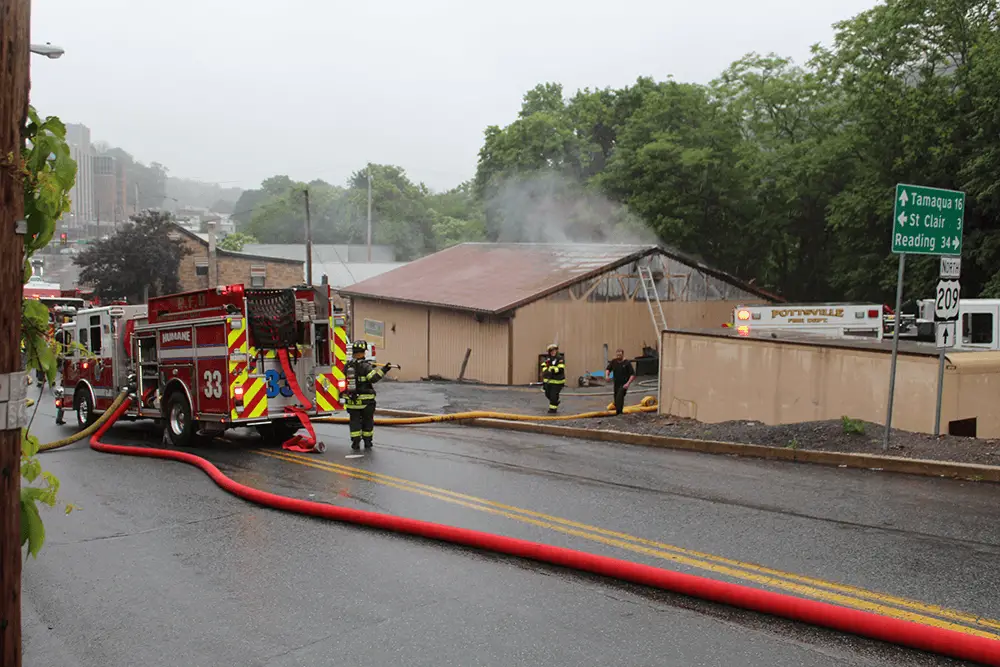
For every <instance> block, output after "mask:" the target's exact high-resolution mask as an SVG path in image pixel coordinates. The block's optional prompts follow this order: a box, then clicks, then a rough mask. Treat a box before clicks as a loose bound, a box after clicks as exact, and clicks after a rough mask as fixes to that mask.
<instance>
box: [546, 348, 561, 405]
mask: <svg viewBox="0 0 1000 667" xmlns="http://www.w3.org/2000/svg"><path fill="white" fill-rule="evenodd" d="M548 353H549V354H548V356H547V357H545V360H544V361H543V362H542V384H543V385H544V386H545V397H546V398H548V399H549V413H550V414H552V413H555V412H557V411H558V410H559V394H560V393H561V392H562V389H563V387H565V386H566V358H565V357H563V355H562V353H561V352H559V346H558V345H556V344H555V343H552V344H551V345H549V348H548Z"/></svg>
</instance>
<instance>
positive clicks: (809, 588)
mask: <svg viewBox="0 0 1000 667" xmlns="http://www.w3.org/2000/svg"><path fill="white" fill-rule="evenodd" d="M254 453H256V454H260V455H262V456H267V457H269V458H274V459H279V460H282V461H286V462H288V463H295V464H298V465H303V466H306V467H309V468H316V469H319V470H325V471H328V472H334V473H337V474H340V475H345V476H347V477H353V478H355V479H362V480H366V481H369V482H374V483H377V484H381V485H383V486H388V487H391V488H394V489H399V490H402V491H407V492H410V493H416V494H419V495H422V496H426V497H429V498H434V499H436V500H441V501H444V502H447V503H452V504H455V505H460V506H462V507H467V508H469V509H474V510H477V511H480V512H486V513H488V514H494V515H497V516H503V517H506V518H508V519H512V520H514V521H519V522H521V523H526V524H530V525H534V526H539V527H541V528H546V529H549V530H554V531H557V532H560V533H564V534H566V535H572V536H574V537H580V538H583V539H586V540H590V541H592V542H597V543H600V544H604V545H607V546H612V547H616V548H620V549H625V550H627V551H631V552H633V553H640V554H644V555H647V556H653V557H655V558H660V559H663V560H667V561H671V562H673V563H677V564H680V565H687V566H689V567H693V568H697V569H701V570H707V571H709V572H713V573H715V574H719V575H724V576H727V577H732V578H735V579H738V580H741V581H745V582H752V583H755V584H758V585H762V586H768V587H772V588H776V589H779V590H783V591H787V592H789V593H793V594H797V595H801V596H804V597H809V598H814V599H818V600H823V601H826V602H830V603H833V604H839V605H841V606H845V607H852V608H855V609H862V610H865V611H870V612H873V613H876V614H881V615H883V616H890V617H893V618H899V619H903V620H907V621H913V622H916V623H922V624H924V625H930V626H934V627H938V628H946V629H949V630H956V631H958V632H963V633H966V634H970V635H975V636H978V637H985V638H988V639H997V640H1000V635H998V634H995V633H992V632H987V631H985V630H983V629H982V628H991V629H994V630H1000V621H997V620H994V619H989V618H981V617H979V616H975V615H973V614H969V613H965V612H961V611H957V610H954V609H948V608H945V607H939V606H937V605H933V604H929V603H926V602H919V601H916V600H908V599H906V598H901V597H896V596H893V595H887V594H884V593H877V592H874V591H869V590H865V589H863V588H858V587H855V586H848V585H845V584H838V583H835V582H830V581H824V580H822V579H816V578H813V577H807V576H803V575H799V574H794V573H791V572H783V571H781V570H776V569H772V568H768V567H764V566H762V565H756V564H753V563H746V562H743V561H739V560H734V559H732V558H725V557H723V556H716V555H714V554H709V553H703V552H699V551H693V550H691V549H684V548H682V547H677V546H674V545H671V544H664V543H662V542H656V541H653V540H647V539H644V538H641V537H636V536H634V535H628V534H626V533H620V532H616V531H612V530H606V529H604V528H599V527H597V526H590V525H587V524H585V523H580V522H578V521H572V520H570V519H564V518H561V517H556V516H552V515H549V514H542V513H541V512H535V511H532V510H528V509H523V508H520V507H515V506H513V505H505V504H503V503H498V502H494V501H492V500H486V499H484V498H477V497H476V496H470V495H468V494H464V493H457V492H455V491H450V490H448V489H442V488H439V487H435V486H430V485H428V484H421V483H419V482H413V481H410V480H406V479H402V478H399V477H392V476H390V475H383V474H381V473H375V472H370V471H367V470H362V469H359V468H355V467H352V466H346V465H341V464H338V463H332V462H329V461H324V460H322V459H315V458H309V457H307V456H304V455H301V454H295V453H292V452H286V451H280V452H276V451H271V450H254Z"/></svg>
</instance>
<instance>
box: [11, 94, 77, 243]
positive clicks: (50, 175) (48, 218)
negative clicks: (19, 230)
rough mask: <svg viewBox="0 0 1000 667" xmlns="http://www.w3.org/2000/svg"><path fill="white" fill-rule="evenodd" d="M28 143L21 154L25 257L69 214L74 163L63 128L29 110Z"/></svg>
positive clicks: (49, 235)
mask: <svg viewBox="0 0 1000 667" xmlns="http://www.w3.org/2000/svg"><path fill="white" fill-rule="evenodd" d="M26 129H27V142H26V148H25V150H24V152H23V155H22V158H23V164H24V179H25V182H24V194H25V197H24V218H25V220H26V221H27V222H28V233H27V235H26V236H25V238H24V250H25V255H26V257H30V256H31V255H32V254H33V253H34V252H35V251H37V250H40V249H41V248H44V247H45V246H47V245H48V244H49V241H51V240H52V236H53V234H54V233H55V230H56V221H57V220H59V218H60V217H62V215H63V213H66V212H67V211H69V206H70V201H69V191H70V190H71V189H72V188H73V183H74V182H75V181H76V161H75V160H73V158H72V156H71V155H70V150H69V144H67V143H66V126H65V125H63V123H62V121H61V120H59V119H58V118H56V117H55V116H48V117H47V118H45V119H44V120H42V119H41V118H39V116H38V113H37V112H36V111H35V109H34V107H29V108H28V125H27V128H26Z"/></svg>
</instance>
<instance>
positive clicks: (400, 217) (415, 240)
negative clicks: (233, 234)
mask: <svg viewBox="0 0 1000 667" xmlns="http://www.w3.org/2000/svg"><path fill="white" fill-rule="evenodd" d="M370 171H371V190H372V207H371V208H372V243H376V244H388V245H392V246H394V247H395V249H396V257H397V259H399V260H403V261H405V260H410V259H416V258H417V257H420V256H423V255H426V254H428V253H431V252H435V251H437V250H440V249H442V248H445V247H447V246H449V245H453V244H455V243H460V242H462V241H470V240H480V239H483V238H485V224H484V217H483V213H482V207H481V206H480V205H479V203H478V201H476V199H475V196H474V193H473V190H472V186H471V184H470V183H463V184H462V185H459V186H458V187H456V188H453V189H451V190H449V191H447V192H441V193H432V192H431V191H430V190H429V189H428V188H427V186H426V185H424V184H423V183H414V182H413V181H412V180H410V178H409V176H407V175H406V172H405V171H404V170H403V169H402V168H400V167H396V166H393V165H381V164H373V165H371V167H370ZM368 173H369V167H368V166H367V165H366V166H365V167H364V168H362V169H359V170H358V171H355V172H354V173H353V174H352V175H351V177H350V179H349V180H348V182H347V184H346V186H338V185H331V184H330V183H326V182H325V181H322V180H314V181H310V182H309V183H303V182H296V181H292V179H290V178H289V177H288V176H284V175H279V176H272V177H271V178H268V179H266V180H264V181H263V182H262V183H261V187H260V188H258V189H253V190H245V191H244V192H243V194H242V195H241V196H240V198H239V200H237V202H236V204H235V205H234V206H233V214H232V217H233V219H234V220H235V221H236V223H237V226H238V229H239V231H240V232H242V233H246V234H249V235H251V236H253V237H254V238H255V239H257V241H258V242H260V243H304V242H305V207H306V191H308V196H309V214H310V219H311V224H312V238H313V243H353V244H364V243H366V242H367V236H368Z"/></svg>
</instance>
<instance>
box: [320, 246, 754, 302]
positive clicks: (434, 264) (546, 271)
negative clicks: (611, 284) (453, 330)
mask: <svg viewBox="0 0 1000 667" xmlns="http://www.w3.org/2000/svg"><path fill="white" fill-rule="evenodd" d="M653 254H662V255H666V256H668V257H671V258H672V259H674V260H675V261H678V262H683V263H684V264H685V265H686V266H688V267H690V268H696V269H697V270H698V271H702V272H704V273H706V274H709V275H711V276H713V277H715V278H717V279H720V280H723V281H724V282H727V283H730V284H732V285H733V286H735V287H737V288H739V289H740V290H743V291H746V292H749V293H751V294H755V295H757V296H761V297H764V298H767V299H768V300H770V299H771V298H772V297H771V296H769V295H764V294H763V293H761V292H760V291H759V290H757V289H755V288H753V287H752V286H750V285H747V284H746V283H743V282H742V281H739V280H738V279H736V278H733V277H732V276H729V275H728V274H725V273H723V272H721V271H717V270H714V269H711V268H709V267H705V266H704V265H702V264H701V263H700V262H696V261H693V260H687V261H684V258H682V257H681V256H680V255H679V254H676V253H673V252H671V251H667V250H664V249H663V248H661V247H659V246H655V245H608V244H583V243H462V244H459V245H456V246H452V247H451V248H447V249H446V250H442V251H441V252H438V253H435V254H433V255H428V256H426V257H422V258H420V259H418V260H415V261H413V262H410V263H409V264H407V265H405V266H402V267H400V268H398V269H395V270H393V271H389V272H388V273H384V274H382V275H379V276H375V277H373V278H369V279H368V280H363V281H361V282H359V283H356V284H354V285H351V286H349V287H347V288H344V289H341V290H340V293H341V294H343V295H344V296H348V297H361V298H369V299H383V300H387V301H398V302H403V303H412V304H420V305H430V306H440V307H444V308H452V309H457V310H467V311H474V312H480V313H488V314H501V313H508V312H510V311H513V310H515V309H517V308H519V307H521V306H523V305H526V304H528V303H531V302H532V301H536V300H538V299H542V298H544V297H546V296H548V295H550V294H553V293H555V292H558V291H559V290H562V289H565V288H566V287H569V286H570V285H573V284H575V283H577V282H580V281H583V280H586V279H588V278H591V277H594V276H598V275H600V274H602V273H605V272H607V271H611V270H613V269H615V268H618V267H620V266H625V265H627V264H631V263H633V262H636V261H638V260H639V259H642V258H643V257H647V256H649V255H653ZM689 270H690V269H689Z"/></svg>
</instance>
